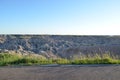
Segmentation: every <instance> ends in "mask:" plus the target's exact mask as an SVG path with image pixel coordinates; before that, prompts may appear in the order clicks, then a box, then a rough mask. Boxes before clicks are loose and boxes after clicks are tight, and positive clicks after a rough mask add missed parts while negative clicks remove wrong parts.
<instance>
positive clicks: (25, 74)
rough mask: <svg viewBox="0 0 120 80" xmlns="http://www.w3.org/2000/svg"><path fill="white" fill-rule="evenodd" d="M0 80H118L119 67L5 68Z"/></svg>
mask: <svg viewBox="0 0 120 80" xmlns="http://www.w3.org/2000/svg"><path fill="white" fill-rule="evenodd" d="M0 80H120V65H46V66H44V65H43V66H5V67H0Z"/></svg>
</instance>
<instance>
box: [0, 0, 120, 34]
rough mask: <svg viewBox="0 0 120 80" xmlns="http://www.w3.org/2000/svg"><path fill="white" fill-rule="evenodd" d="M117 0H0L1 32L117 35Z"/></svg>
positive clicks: (119, 8) (119, 10) (119, 25)
mask: <svg viewBox="0 0 120 80" xmlns="http://www.w3.org/2000/svg"><path fill="white" fill-rule="evenodd" d="M119 30H120V0H0V34H61V35H64V34H67V35H68V34H69V35H120V31H119Z"/></svg>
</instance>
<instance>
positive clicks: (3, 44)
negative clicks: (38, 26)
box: [0, 35, 120, 58]
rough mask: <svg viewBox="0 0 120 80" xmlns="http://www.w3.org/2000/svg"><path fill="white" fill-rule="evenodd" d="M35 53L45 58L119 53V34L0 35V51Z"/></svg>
mask: <svg viewBox="0 0 120 80" xmlns="http://www.w3.org/2000/svg"><path fill="white" fill-rule="evenodd" d="M11 50H12V51H16V52H20V53H35V54H40V55H44V56H46V57H47V58H51V57H52V58H55V57H66V58H70V57H73V56H74V55H79V54H93V53H107V52H110V53H114V54H118V55H119V54H120V36H72V35H71V36H70V35H64V36H62V35H0V52H4V51H8V52H9V51H11Z"/></svg>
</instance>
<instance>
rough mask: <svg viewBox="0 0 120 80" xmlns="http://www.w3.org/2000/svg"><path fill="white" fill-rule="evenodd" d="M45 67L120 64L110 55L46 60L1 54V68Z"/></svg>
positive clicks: (116, 58)
mask: <svg viewBox="0 0 120 80" xmlns="http://www.w3.org/2000/svg"><path fill="white" fill-rule="evenodd" d="M36 64H37V65H45V64H75V65H79V64H120V59H119V58H118V56H113V55H110V54H103V55H99V54H94V55H80V56H79V57H77V58H73V59H72V60H70V59H63V58H58V59H46V58H44V57H43V58H41V57H38V56H33V55H26V56H25V55H20V54H17V53H14V54H12V53H11V54H10V53H0V66H7V65H36Z"/></svg>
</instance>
